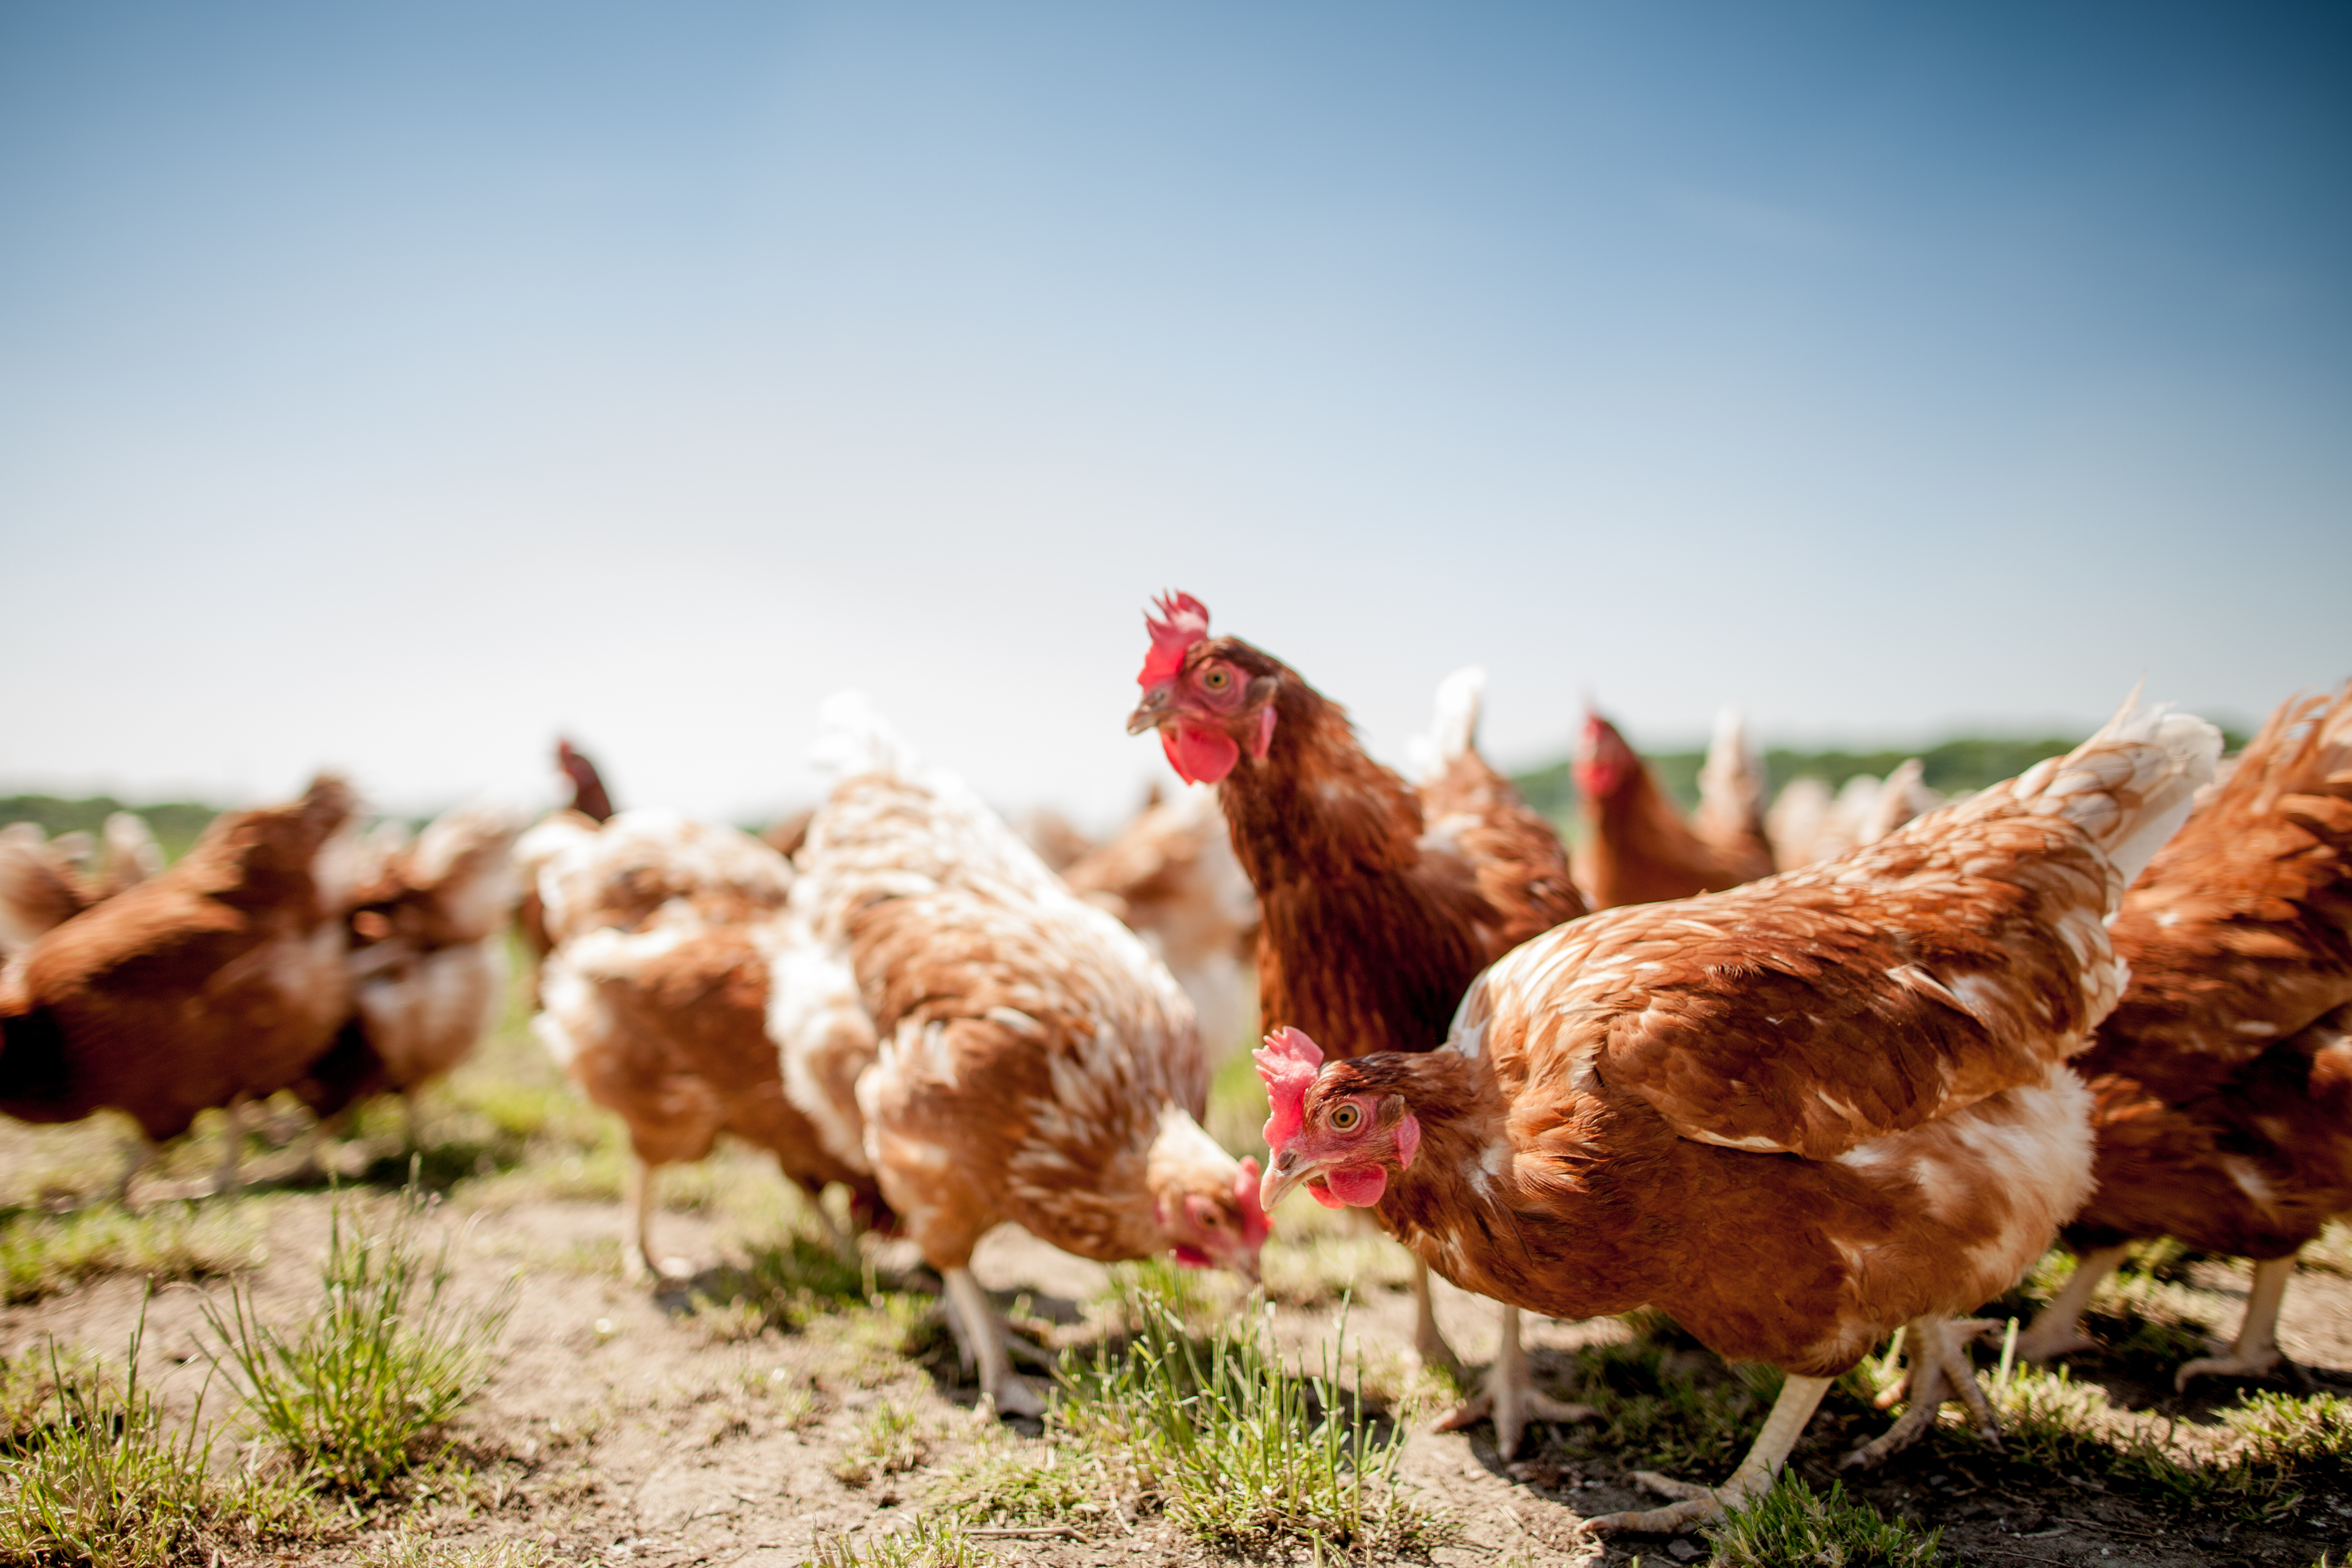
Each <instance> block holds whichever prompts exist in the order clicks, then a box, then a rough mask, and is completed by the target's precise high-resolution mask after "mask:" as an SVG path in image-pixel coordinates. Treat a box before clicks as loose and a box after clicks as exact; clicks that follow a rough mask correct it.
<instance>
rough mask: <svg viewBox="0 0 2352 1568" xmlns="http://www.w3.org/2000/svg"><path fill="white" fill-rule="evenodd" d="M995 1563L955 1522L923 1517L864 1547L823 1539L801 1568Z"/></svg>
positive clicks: (950, 1567)
mask: <svg viewBox="0 0 2352 1568" xmlns="http://www.w3.org/2000/svg"><path fill="white" fill-rule="evenodd" d="M995 1561H996V1559H995V1558H994V1557H993V1556H992V1555H991V1554H990V1553H989V1552H987V1551H985V1550H984V1549H982V1547H981V1546H980V1545H979V1544H978V1543H977V1542H974V1541H973V1540H972V1539H971V1537H970V1536H968V1535H966V1534H965V1533H964V1532H963V1527H962V1526H961V1524H959V1523H957V1522H956V1521H954V1520H952V1519H942V1518H940V1517H938V1516H937V1515H919V1516H917V1518H916V1520H915V1521H914V1522H913V1523H912V1524H909V1525H908V1527H907V1528H906V1529H904V1530H899V1531H892V1532H891V1533H890V1534H888V1535H884V1536H878V1537H877V1538H876V1539H874V1540H871V1541H868V1542H866V1543H865V1544H863V1545H859V1544H856V1542H851V1541H849V1540H847V1539H846V1538H845V1537H843V1536H840V1535H831V1536H820V1537H819V1538H818V1539H817V1542H816V1545H815V1548H814V1551H813V1552H811V1553H810V1555H809V1556H808V1557H807V1558H806V1559H805V1560H804V1561H803V1563H802V1564H801V1568H982V1564H984V1563H993V1562H995Z"/></svg>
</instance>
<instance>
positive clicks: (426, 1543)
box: [360, 1530, 548, 1568]
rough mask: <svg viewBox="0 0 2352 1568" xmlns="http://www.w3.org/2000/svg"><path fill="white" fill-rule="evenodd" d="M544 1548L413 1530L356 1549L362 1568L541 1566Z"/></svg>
mask: <svg viewBox="0 0 2352 1568" xmlns="http://www.w3.org/2000/svg"><path fill="white" fill-rule="evenodd" d="M547 1562H548V1549H547V1547H546V1546H545V1545H543V1544H542V1543H541V1542H536V1541H520V1540H509V1541H488V1542H474V1543H472V1544H470V1545H457V1544H452V1543H449V1542H438V1541H435V1540H433V1539H431V1538H430V1537H428V1536H426V1535H425V1534H423V1533H421V1532H419V1531H415V1530H397V1531H393V1532H392V1533H390V1534H388V1535H381V1536H378V1537H376V1538H375V1539H374V1540H373V1541H370V1542H368V1543H367V1544H366V1545H364V1546H363V1547H362V1548H361V1549H360V1563H361V1564H362V1568H544V1565H545V1564H546V1563H547Z"/></svg>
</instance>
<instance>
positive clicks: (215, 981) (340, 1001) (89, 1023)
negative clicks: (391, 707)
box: [0, 777, 352, 1194]
mask: <svg viewBox="0 0 2352 1568" xmlns="http://www.w3.org/2000/svg"><path fill="white" fill-rule="evenodd" d="M351 815H352V792H351V789H350V788H349V786H347V785H346V784H344V783H343V782H342V781H341V779H336V778H327V777H321V778H320V779H318V780H317V781H315V782H314V783H312V784H311V785H310V790H309V792H308V793H307V794H305V795H303V796H302V798H301V799H299V800H298V801H295V802H293V803H291V804H289V805H279V806H271V807H268V808H266V809H262V810H258V811H239V812H229V813H226V814H224V815H222V816H218V817H215V819H214V820H213V823H212V825H211V826H209V827H207V828H205V833H204V837H201V838H200V839H198V840H197V841H196V844H195V847H194V848H192V849H190V850H189V851H188V853H187V855H186V856H185V857H184V858H182V859H181V861H180V863H179V864H178V865H176V866H173V868H170V869H169V870H167V871H163V872H162V873H160V874H159V875H157V876H155V877H152V878H151V879H147V880H145V881H142V882H141V883H139V884H138V885H137V886H135V887H132V888H130V889H127V890H125V891H123V892H121V893H120V894H118V895H116V896H115V897H113V898H110V899H108V900H105V901H104V902H102V903H100V904H98V905H96V906H94V907H93V908H91V909H89V910H87V911H86V912H84V913H82V914H79V915H76V916H74V917H73V918H71V919H69V920H67V921H64V922H63V923H62V924H60V925H58V926H57V927H56V928H55V929H54V930H51V931H47V933H46V934H44V935H42V936H41V937H40V938H39V939H38V940H37V941H36V942H33V944H32V945H31V946H30V947H29V948H27V949H26V951H25V952H23V953H22V954H20V955H19V956H18V957H17V959H16V960H15V961H13V962H12V963H11V964H10V966H9V970H8V974H7V978H6V979H5V981H0V1111H5V1112H6V1113H7V1114H9V1115H11V1116H14V1117H17V1118H19V1119H20V1120H23V1121H79V1119H81V1118H82V1117H85V1116H88V1115H89V1114H90V1113H91V1112H92V1111H94V1110H101V1109H111V1110H121V1111H123V1112H126V1113H127V1114H128V1115H129V1116H130V1117H131V1120H132V1121H134V1122H136V1123H137V1124H138V1128H139V1132H140V1134H141V1137H140V1142H139V1143H138V1144H137V1146H136V1147H135V1148H134V1149H133V1151H132V1152H131V1162H130V1164H129V1165H128V1167H127V1168H126V1169H125V1170H124V1172H123V1173H122V1177H121V1184H120V1189H119V1190H120V1191H121V1193H123V1194H128V1192H129V1190H130V1184H131V1179H132V1178H133V1177H134V1176H136V1175H137V1174H138V1173H139V1171H140V1170H141V1169H142V1168H143V1167H144V1166H145V1164H146V1163H147V1162H148V1161H149V1160H151V1159H152V1158H153V1156H154V1146H155V1144H156V1143H157V1142H160V1141H162V1140H163V1139H168V1138H175V1137H178V1136H179V1135H180V1134H181V1133H183V1132H184V1131H187V1130H188V1126H189V1124H190V1123H191V1122H192V1121H194V1120H195V1117H196V1113H197V1112H198V1111H201V1110H206V1109H208V1108H211V1107H215V1106H218V1107H223V1108H225V1109H226V1110H228V1111H229V1129H228V1136H227V1139H226V1150H225V1157H224V1163H223V1167H222V1184H223V1185H224V1186H226V1185H231V1184H234V1183H235V1181H236V1156H237V1150H238V1145H239V1143H240V1142H242V1136H243V1122H242V1111H243V1108H244V1106H245V1103H246V1102H247V1100H259V1099H264V1098H267V1097H268V1096H269V1095H271V1094H274V1093H276V1092H277V1091H278V1089H284V1088H287V1087H288V1086H289V1085H290V1084H292V1083H294V1082H295V1081H296V1080H297V1079H299V1078H301V1077H302V1075H303V1073H304V1072H305V1070H306V1069H308V1068H309V1067H310V1064H311V1063H312V1062H314V1061H316V1060H317V1059H318V1058H319V1056H320V1053H321V1052H322V1051H324V1050H325V1048H326V1047H327V1043H328V1041H329V1040H330V1039H331V1037H333V1035H334V1033H335V1030H336V1028H337V1027H338V1026H340V1025H341V1023H342V1021H343V1019H344V1018H345V1016H347V1014H348V1011H349V1008H350V1005H351V982H350V979H349V976H348V975H347V974H346V973H345V970H344V933H343V922H342V914H343V905H342V893H341V889H340V887H339V886H338V885H337V878H336V873H335V871H334V869H333V867H332V862H333V856H332V855H331V853H330V840H331V838H332V837H333V836H334V835H335V834H336V832H337V830H338V829H340V828H341V827H342V826H343V825H344V824H345V823H346V822H347V821H349V819H350V817H351Z"/></svg>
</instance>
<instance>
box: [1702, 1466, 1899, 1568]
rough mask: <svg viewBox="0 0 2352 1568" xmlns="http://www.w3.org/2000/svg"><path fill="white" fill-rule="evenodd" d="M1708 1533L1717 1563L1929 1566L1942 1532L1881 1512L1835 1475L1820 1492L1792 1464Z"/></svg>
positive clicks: (1793, 1567)
mask: <svg viewBox="0 0 2352 1568" xmlns="http://www.w3.org/2000/svg"><path fill="white" fill-rule="evenodd" d="M1706 1534H1707V1539H1708V1542H1709V1544H1711V1545H1712V1546H1713V1547H1714V1549H1715V1550H1714V1552H1713V1554H1712V1556H1711V1557H1710V1558H1709V1561H1710V1562H1712V1563H1716V1564H1717V1565H1718V1568H1929V1565H1930V1564H1932V1563H1935V1562H1936V1561H1937V1555H1938V1548H1939V1547H1940V1545H1941V1543H1942V1541H1943V1534H1944V1532H1943V1531H1940V1530H1936V1531H1928V1532H1927V1533H1926V1534H1924V1535H1923V1534H1921V1533H1919V1532H1918V1531H1916V1530H1913V1529H1912V1528H1911V1527H1910V1526H1909V1525H1907V1524H1905V1523H1903V1522H1901V1521H1898V1520H1890V1519H1885V1518H1882V1517H1880V1515H1879V1514H1878V1513H1877V1511H1876V1510H1874V1509H1872V1508H1871V1507H1870V1506H1869V1505H1868V1504H1866V1503H1862V1502H1857V1501H1853V1500H1849V1499H1848V1498H1847V1497H1846V1495H1845V1491H1844V1489H1843V1487H1841V1486H1840V1485H1839V1484H1838V1483H1837V1482H1835V1481H1832V1482H1831V1483H1830V1489H1829V1490H1828V1491H1826V1492H1816V1491H1814V1490H1813V1489H1811V1487H1808V1486H1807V1485H1806V1484H1805V1481H1804V1478H1803V1477H1801V1476H1800V1475H1798V1474H1797V1473H1796V1472H1795V1471H1794V1470H1790V1471H1788V1472H1786V1473H1785V1474H1783V1475H1782V1476H1781V1478H1780V1480H1779V1482H1778V1483H1776V1484H1775V1485H1774V1486H1773V1488H1772V1489H1771V1490H1770V1491H1769V1492H1767V1493H1765V1494H1764V1495H1763V1496H1762V1497H1760V1498H1758V1499H1757V1500H1755V1501H1754V1502H1753V1503H1750V1504H1749V1505H1748V1507H1746V1508H1744V1509H1741V1510H1738V1511H1737V1512H1735V1513H1733V1514H1732V1515H1731V1516H1730V1517H1729V1518H1728V1519H1727V1520H1725V1521H1723V1522H1722V1523H1720V1524H1717V1525H1715V1526H1713V1527H1711V1528H1710V1529H1709V1530H1708V1531H1707V1532H1706Z"/></svg>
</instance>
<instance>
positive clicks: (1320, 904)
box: [1128, 594, 1584, 1452]
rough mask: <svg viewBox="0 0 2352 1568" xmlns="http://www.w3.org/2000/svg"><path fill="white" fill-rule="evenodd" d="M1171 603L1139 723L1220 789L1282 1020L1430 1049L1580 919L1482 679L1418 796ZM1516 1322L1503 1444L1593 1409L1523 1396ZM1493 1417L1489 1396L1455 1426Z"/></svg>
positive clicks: (1563, 858)
mask: <svg viewBox="0 0 2352 1568" xmlns="http://www.w3.org/2000/svg"><path fill="white" fill-rule="evenodd" d="M1148 624H1149V626H1150V632H1151V641H1152V647H1151V654H1150V658H1149V659H1148V660H1147V661H1146V662H1145V664H1144V667H1143V672H1142V674H1141V676H1140V677H1139V684H1140V685H1141V686H1142V688H1143V700H1142V702H1141V704H1140V705H1139V707H1138V708H1137V709H1136V710H1135V712H1134V714H1133V716H1132V717H1131V718H1130V719H1129V721H1128V729H1129V731H1130V732H1139V731H1143V730H1146V729H1157V730H1158V731H1159V732H1160V742H1161V744H1162V746H1163V747H1164V748H1165V750H1166V752H1167V754H1168V758H1169V761H1170V762H1171V763H1173V764H1174V766H1175V768H1176V771H1177V773H1179V774H1181V776H1182V777H1183V778H1184V779H1185V780H1186V781H1187V782H1188V783H1201V784H1215V785H1216V787H1217V794H1218V798H1219V801H1220V802H1221V804H1222V805H1223V807H1224V813H1225V820H1226V822H1227V824H1228V826H1230V828H1231V830H1232V835H1233V844H1234V854H1235V855H1236V856H1237V857H1238V858H1240V860H1241V863H1242V868H1243V869H1244V870H1245V871H1246V872H1248V873H1249V879H1250V881H1251V883H1252V884H1253V885H1254V886H1255V888H1256V889H1257V896H1258V907H1259V910H1260V911H1261V921H1262V923H1261V924H1260V926H1259V928H1258V944H1257V966H1258V1007H1259V1012H1260V1015H1261V1017H1262V1020H1263V1022H1264V1025H1265V1028H1266V1029H1275V1028H1279V1027H1282V1026H1293V1027H1297V1028H1300V1029H1304V1030H1307V1032H1309V1033H1312V1034H1315V1035H1317V1036H1318V1037H1325V1038H1328V1039H1330V1040H1332V1041H1335V1042H1339V1044H1337V1045H1335V1047H1334V1049H1336V1050H1339V1051H1342V1052H1344V1053H1346V1054H1347V1055H1349V1056H1361V1055H1368V1054H1370V1053H1372V1052H1376V1051H1421V1050H1428V1049H1430V1048H1432V1047H1434V1046H1435V1045H1436V1044H1437V1043H1438V1042H1439V1041H1440V1040H1442V1039H1444V1037H1445V1028H1446V1025H1447V1023H1448V1022H1449V1021H1450V1020H1451V1019H1452V1018H1453V1016H1454V1009H1455V1008H1456V1007H1457V1006H1458V1005H1460V1004H1461V1000H1462V994H1463V991H1464V990H1465V988H1466V987H1467V986H1468V985H1469V984H1470V982H1471V980H1472V978H1473V977H1475V975H1476V974H1477V973H1478V972H1479V971H1480V970H1481V969H1483V968H1485V967H1486V964H1488V963H1491V962H1493V961H1494V960H1495V959H1496V958H1497V957H1499V956H1500V955H1501V954H1503V953H1505V952H1509V951H1510V950H1511V949H1512V948H1513V947H1515V946H1517V944H1519V943H1520V942H1525V941H1527V940H1528V938H1530V937H1532V936H1535V935H1537V934H1538V933H1539V932H1541V931H1548V930H1549V929H1550V928H1551V927H1553V926H1556V925H1558V924H1559V923H1560V922H1561V921H1570V920H1574V919H1575V918H1576V917H1577V916H1579V915H1580V914H1582V913H1583V912H1584V904H1583V900H1581V899H1580V898H1579V897H1578V895H1577V890H1576V886H1575V884H1574V882H1573V881H1571V880H1570V876H1569V868H1568V857H1567V855H1566V853H1565V852H1564V851H1563V850H1562V849H1561V847H1560V843H1559V836H1558V835H1557V834H1555V833H1554V832H1553V831H1552V829H1551V826H1550V824H1549V823H1547V822H1546V821H1544V819H1543V818H1542V817H1541V816H1538V815H1537V814H1536V813H1535V812H1534V811H1532V810H1531V809H1529V808H1528V805H1527V804H1526V803H1525V802H1524V801H1522V800H1521V799H1520V798H1519V795H1518V792H1517V790H1515V789H1513V788H1512V787H1511V784H1510V783H1509V782H1508V781H1507V780H1506V779H1504V778H1503V777H1502V776H1501V775H1500V774H1499V773H1496V772H1495V770H1494V769H1493V768H1492V767H1490V766H1488V765H1487V763H1486V760H1485V759H1484V758H1482V757H1481V756H1479V754H1478V751H1477V746H1476V730H1477V718H1478V703H1479V696H1480V690H1481V686H1482V678H1481V677H1479V676H1477V675H1476V674H1475V672H1469V671H1465V672H1463V673H1462V674H1460V675H1457V676H1455V677H1453V678H1450V679H1449V680H1448V682H1447V684H1446V686H1445V687H1444V689H1443V695H1442V699H1441V701H1440V704H1439V711H1438V723H1437V740H1436V744H1435V746H1434V748H1433V752H1434V755H1433V758H1432V759H1431V761H1432V770H1433V771H1432V773H1431V776H1430V778H1429V780H1428V782H1427V783H1425V784H1423V786H1422V787H1421V788H1420V789H1419V790H1418V791H1416V790H1415V789H1414V788H1413V787H1412V785H1410V784H1406V783H1405V781H1404V780H1403V779H1402V778H1401V777H1400V776H1398V775H1397V774H1396V773H1393V772H1391V770H1390V769H1388V768H1385V767H1382V766H1381V764H1380V763H1376V762H1374V761H1373V760H1372V759H1371V758H1370V757H1369V756H1367V755H1365V753H1364V750H1363V747H1362V746H1361V745H1360V744H1359V743H1358V742H1357V740H1356V732H1355V728H1354V726H1353V725H1351V724H1350V723H1349V721H1348V715H1347V710H1345V709H1343V708H1341V707H1340V706H1339V704H1338V703H1336V702H1333V701H1331V700H1329V699H1328V698H1327V697H1325V696H1324V695H1323V694H1322V693H1320V692H1318V691H1317V690H1316V689H1315V688H1313V687H1312V686H1310V685H1308V684H1307V681H1306V680H1305V679H1303V678H1302V677H1300V676H1299V674H1298V673H1297V671H1296V670H1293V669H1292V668H1290V667H1289V666H1287V665H1286V664H1284V663H1283V662H1282V661H1281V660H1280V659H1277V658H1274V657H1273V656H1272V655H1270V654H1267V653H1265V652H1264V651H1262V650H1261V649H1259V648H1256V647H1252V646H1251V645H1250V644H1248V643H1245V642H1244V641H1242V640H1241V639H1240V638H1238V637H1211V636H1209V615H1208V611H1207V609H1206V608H1205V607H1204V606H1202V604H1201V603H1200V601H1199V600H1197V599H1194V598H1192V596H1191V595H1185V594H1179V595H1172V596H1171V597H1169V598H1165V599H1162V600H1161V601H1160V618H1159V619H1156V620H1151V621H1150V622H1149V623H1148ZM1413 1295H1414V1302H1415V1322H1416V1331H1415V1342H1416V1344H1417V1346H1418V1347H1419V1349H1420V1351H1421V1352H1422V1354H1423V1357H1424V1358H1427V1359H1431V1360H1443V1361H1447V1362H1450V1361H1451V1360H1452V1359H1453V1352H1451V1351H1450V1350H1448V1349H1447V1348H1446V1345H1445V1342H1444V1339H1443V1338H1442V1337H1440V1335H1439V1333H1438V1331H1437V1321H1436V1317H1435V1315H1434V1313H1433V1310H1432V1307H1431V1301H1430V1296H1429V1276H1428V1270H1427V1268H1426V1267H1424V1266H1423V1263H1422V1262H1421V1260H1419V1259H1416V1264H1415V1268H1414V1271H1413ZM1518 1329H1519V1323H1518V1314H1517V1310H1506V1311H1505V1313H1504V1320H1503V1352H1502V1355H1501V1357H1500V1359H1499V1360H1498V1361H1497V1363H1496V1374H1495V1377H1494V1379H1493V1380H1492V1381H1493V1386H1492V1387H1491V1388H1490V1390H1489V1394H1490V1395H1491V1396H1492V1399H1493V1400H1495V1401H1497V1402H1499V1403H1498V1405H1497V1407H1496V1435H1497V1437H1498V1439H1499V1440H1500V1441H1501V1443H1502V1444H1503V1446H1504V1448H1505V1450H1506V1451H1507V1452H1508V1451H1510V1450H1511V1449H1513V1448H1515V1447H1517V1442H1518V1438H1519V1434H1520V1430H1521V1426H1522V1425H1523V1421H1522V1417H1523V1415H1538V1416H1542V1417H1544V1418H1552V1419H1564V1418H1568V1417H1570V1416H1571V1415H1580V1414H1581V1412H1580V1410H1578V1409H1577V1408H1576V1407H1573V1406H1567V1405H1558V1404H1556V1403H1555V1402H1553V1401H1551V1400H1549V1399H1548V1398H1545V1397H1544V1396H1542V1395H1540V1394H1536V1393H1535V1392H1534V1391H1533V1390H1532V1389H1530V1388H1528V1387H1527V1385H1526V1380H1525V1375H1524V1369H1523V1367H1522V1366H1521V1364H1520V1363H1519V1360H1518V1357H1517V1343H1518ZM1486 1407H1487V1405H1486V1403H1485V1402H1482V1401H1474V1402H1473V1403H1472V1405H1468V1406H1465V1408H1464V1410H1463V1411H1461V1412H1458V1413H1457V1418H1458V1419H1463V1420H1468V1419H1475V1418H1477V1416H1478V1415H1480V1414H1481V1413H1483V1411H1484V1410H1485V1409H1486Z"/></svg>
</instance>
